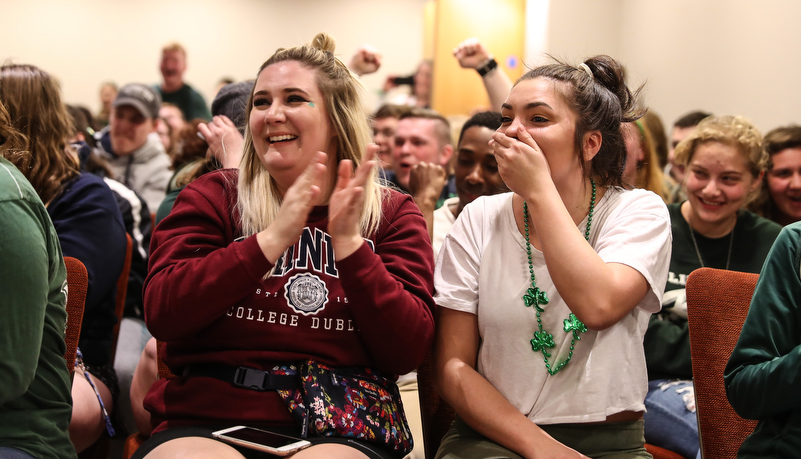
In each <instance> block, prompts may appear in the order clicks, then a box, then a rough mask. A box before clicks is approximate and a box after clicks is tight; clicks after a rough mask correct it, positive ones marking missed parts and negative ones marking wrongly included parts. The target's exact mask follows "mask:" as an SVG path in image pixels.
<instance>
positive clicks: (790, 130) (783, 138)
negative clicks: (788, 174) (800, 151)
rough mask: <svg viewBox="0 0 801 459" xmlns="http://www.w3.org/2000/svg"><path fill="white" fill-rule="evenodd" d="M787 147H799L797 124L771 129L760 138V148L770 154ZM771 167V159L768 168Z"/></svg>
mask: <svg viewBox="0 0 801 459" xmlns="http://www.w3.org/2000/svg"><path fill="white" fill-rule="evenodd" d="M788 148H801V126H799V125H797V124H791V125H789V126H782V127H778V128H776V129H773V130H772V131H770V132H768V133H767V134H765V138H764V139H763V140H762V149H763V150H765V152H766V153H767V154H768V155H770V156H773V155H775V154H776V153H778V152H780V151H784V150H786V149H788ZM772 168H773V162H772V161H771V162H770V165H769V167H768V169H772Z"/></svg>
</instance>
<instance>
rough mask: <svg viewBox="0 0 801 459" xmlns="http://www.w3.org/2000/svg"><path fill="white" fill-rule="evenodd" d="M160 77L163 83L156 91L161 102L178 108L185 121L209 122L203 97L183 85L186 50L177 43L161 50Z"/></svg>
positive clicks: (209, 116) (209, 117)
mask: <svg viewBox="0 0 801 459" xmlns="http://www.w3.org/2000/svg"><path fill="white" fill-rule="evenodd" d="M160 68H161V76H162V77H163V78H164V81H163V82H162V83H161V85H160V86H157V87H156V89H157V90H158V91H159V93H161V100H162V101H163V102H169V103H171V104H174V105H176V106H178V108H180V109H181V112H182V113H183V114H184V119H185V120H186V121H192V120H194V119H196V118H200V119H202V120H204V121H211V112H209V108H208V107H207V106H206V101H205V100H204V99H203V96H201V95H200V93H198V92H197V91H195V90H194V89H193V88H192V87H191V86H189V85H188V84H186V83H184V72H185V71H186V50H185V49H184V48H183V46H181V45H180V44H178V43H171V44H169V45H167V46H165V47H164V48H162V50H161V66H160Z"/></svg>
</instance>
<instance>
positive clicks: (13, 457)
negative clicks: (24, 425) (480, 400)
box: [0, 446, 36, 459]
mask: <svg viewBox="0 0 801 459" xmlns="http://www.w3.org/2000/svg"><path fill="white" fill-rule="evenodd" d="M0 459H36V458H35V457H33V456H31V455H30V454H28V453H26V452H25V451H22V450H21V449H16V448H9V447H7V446H0Z"/></svg>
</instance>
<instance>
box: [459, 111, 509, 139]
mask: <svg viewBox="0 0 801 459" xmlns="http://www.w3.org/2000/svg"><path fill="white" fill-rule="evenodd" d="M501 124H502V116H501V114H500V113H498V112H479V113H476V114H475V115H473V116H471V117H470V119H468V120H467V121H465V122H464V124H463V125H462V131H461V132H460V133H459V143H462V137H464V133H465V132H466V131H467V130H468V129H470V128H471V127H475V126H478V127H485V128H487V129H491V130H493V131H497V130H498V128H499V127H501Z"/></svg>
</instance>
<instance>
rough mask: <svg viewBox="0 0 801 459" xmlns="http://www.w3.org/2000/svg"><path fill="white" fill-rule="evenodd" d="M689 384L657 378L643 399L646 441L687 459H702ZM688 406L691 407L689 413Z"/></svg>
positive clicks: (690, 383)
mask: <svg viewBox="0 0 801 459" xmlns="http://www.w3.org/2000/svg"><path fill="white" fill-rule="evenodd" d="M693 394H694V392H693V382H692V381H676V380H670V379H657V380H654V381H649V382H648V395H646V396H645V408H646V410H647V411H646V412H645V416H644V417H643V420H644V421H645V441H646V442H647V443H650V444H652V445H655V446H660V447H662V448H665V449H669V450H671V451H674V452H676V453H678V454H681V455H682V456H684V457H685V458H687V459H694V458H698V459H700V458H701V451H700V450H699V441H698V418H697V417H696V414H695V408H694V407H695V399H694V397H693ZM688 406H691V407H693V408H692V409H693V411H690V409H689V408H688Z"/></svg>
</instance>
